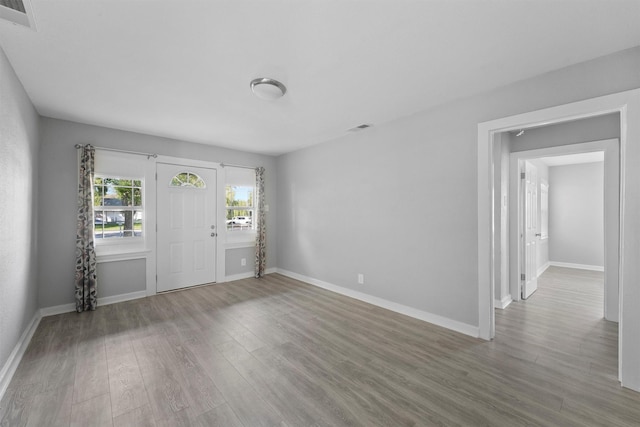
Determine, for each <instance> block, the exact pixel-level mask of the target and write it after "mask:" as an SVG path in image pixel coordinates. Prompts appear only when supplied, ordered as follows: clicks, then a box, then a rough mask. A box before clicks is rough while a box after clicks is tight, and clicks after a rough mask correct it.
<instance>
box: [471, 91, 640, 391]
mask: <svg viewBox="0 0 640 427" xmlns="http://www.w3.org/2000/svg"><path fill="white" fill-rule="evenodd" d="M610 113H619V114H620V160H621V162H620V177H621V180H620V187H621V218H620V230H621V244H620V273H621V274H620V324H619V339H618V345H619V379H620V382H621V383H622V385H623V386H625V387H628V388H631V389H634V390H637V391H640V307H639V306H638V305H639V304H638V301H640V263H638V262H637V260H638V259H639V258H640V242H639V241H638V239H637V236H638V235H640V215H637V212H639V211H640V167H638V166H637V165H639V164H640V89H635V90H630V91H625V92H620V93H616V94H612V95H606V96H601V97H598V98H593V99H587V100H584V101H578V102H574V103H570V104H565V105H560V106H557V107H551V108H545V109H542V110H537V111H533V112H529V113H524V114H518V115H515V116H510V117H505V118H501V119H497V120H491V121H488V122H484V123H479V124H478V177H477V181H478V326H479V331H480V334H479V335H480V337H481V338H484V339H487V340H489V339H492V338H493V336H494V334H495V317H494V282H495V258H496V245H495V242H494V230H493V224H494V217H495V213H494V184H495V183H494V164H493V155H492V153H493V145H494V144H493V140H494V136H495V135H496V134H497V133H499V132H504V131H510V130H516V129H522V128H527V127H532V126H541V125H547V124H552V123H562V122H566V121H570V120H577V119H582V118H587V117H594V116H600V115H604V114H610Z"/></svg>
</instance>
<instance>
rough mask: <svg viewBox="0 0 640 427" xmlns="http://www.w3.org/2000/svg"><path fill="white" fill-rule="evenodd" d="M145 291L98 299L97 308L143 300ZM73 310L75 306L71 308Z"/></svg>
mask: <svg viewBox="0 0 640 427" xmlns="http://www.w3.org/2000/svg"><path fill="white" fill-rule="evenodd" d="M146 296H147V291H137V292H129V293H128V294H120V295H113V296H110V297H104V298H98V307H100V306H101V305H109V304H115V303H118V302H124V301H131V300H134V299H139V298H145V297H146ZM73 309H74V310H75V309H76V308H75V306H74V307H73Z"/></svg>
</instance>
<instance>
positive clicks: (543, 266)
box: [537, 261, 551, 277]
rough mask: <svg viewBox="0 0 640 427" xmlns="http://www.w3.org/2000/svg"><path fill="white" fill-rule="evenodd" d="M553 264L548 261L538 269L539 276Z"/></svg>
mask: <svg viewBox="0 0 640 427" xmlns="http://www.w3.org/2000/svg"><path fill="white" fill-rule="evenodd" d="M550 266H551V263H550V262H549V261H547V262H546V263H545V264H544V265H542V266H541V267H540V268H539V269H538V272H537V273H538V277H540V276H541V275H542V273H544V272H545V271H547V268H549V267H550Z"/></svg>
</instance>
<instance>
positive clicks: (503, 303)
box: [494, 295, 513, 310]
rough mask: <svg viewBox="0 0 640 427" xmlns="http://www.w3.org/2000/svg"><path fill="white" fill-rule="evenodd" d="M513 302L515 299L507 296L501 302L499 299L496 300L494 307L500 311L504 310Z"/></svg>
mask: <svg viewBox="0 0 640 427" xmlns="http://www.w3.org/2000/svg"><path fill="white" fill-rule="evenodd" d="M511 301H513V298H511V295H507V296H505V297H504V298H502V299H501V300H499V299H497V300H495V302H494V307H495V308H499V309H500V310H504V309H505V308H507V307H508V306H509V304H511Z"/></svg>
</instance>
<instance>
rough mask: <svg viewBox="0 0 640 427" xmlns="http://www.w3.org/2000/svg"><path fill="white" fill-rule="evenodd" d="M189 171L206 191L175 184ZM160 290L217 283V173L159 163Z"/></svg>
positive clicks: (158, 254)
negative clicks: (178, 176) (196, 177)
mask: <svg viewBox="0 0 640 427" xmlns="http://www.w3.org/2000/svg"><path fill="white" fill-rule="evenodd" d="M183 172H188V173H190V174H194V175H197V176H198V177H200V178H201V179H202V180H203V181H204V183H205V185H204V187H203V188H198V187H193V186H188V185H187V186H179V185H171V182H172V178H173V177H174V176H176V175H178V174H180V173H183ZM156 186H157V228H158V232H157V259H158V262H157V291H158V292H164V291H169V290H174V289H180V288H185V287H189V286H195V285H201V284H205V283H212V282H215V281H216V239H217V231H218V230H217V227H216V224H217V223H216V193H217V180H216V170H215V169H210V168H203V167H194V166H185V165H176V164H168V163H157V183H156Z"/></svg>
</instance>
